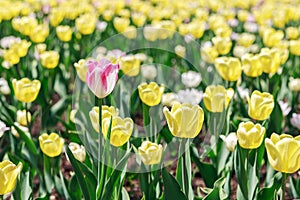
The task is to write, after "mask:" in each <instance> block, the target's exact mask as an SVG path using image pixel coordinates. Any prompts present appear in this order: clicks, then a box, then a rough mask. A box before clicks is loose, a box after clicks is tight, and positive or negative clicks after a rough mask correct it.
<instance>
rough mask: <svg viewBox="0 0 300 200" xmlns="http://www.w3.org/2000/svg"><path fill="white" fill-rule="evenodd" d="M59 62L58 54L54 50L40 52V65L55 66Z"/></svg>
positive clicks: (51, 67) (49, 67) (50, 67)
mask: <svg viewBox="0 0 300 200" xmlns="http://www.w3.org/2000/svg"><path fill="white" fill-rule="evenodd" d="M58 62H59V54H58V52H56V51H45V52H43V53H42V54H41V63H42V66H43V67H45V68H47V69H53V68H55V67H57V65H58Z"/></svg>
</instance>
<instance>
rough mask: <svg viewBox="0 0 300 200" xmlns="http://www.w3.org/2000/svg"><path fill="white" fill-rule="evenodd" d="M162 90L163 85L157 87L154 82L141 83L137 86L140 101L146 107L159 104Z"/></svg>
mask: <svg viewBox="0 0 300 200" xmlns="http://www.w3.org/2000/svg"><path fill="white" fill-rule="evenodd" d="M164 89H165V87H164V85H161V86H158V84H157V83H155V82H150V83H149V84H147V83H141V84H140V85H139V86H138V91H139V96H140V99H141V100H142V102H143V103H144V104H146V105H148V106H156V105H158V104H159V103H160V101H161V98H162V94H163V92H164Z"/></svg>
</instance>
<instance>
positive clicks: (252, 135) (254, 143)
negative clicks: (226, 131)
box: [237, 121, 266, 149]
mask: <svg viewBox="0 0 300 200" xmlns="http://www.w3.org/2000/svg"><path fill="white" fill-rule="evenodd" d="M265 133H266V129H265V127H263V126H262V125H260V124H254V123H253V122H250V121H249V122H241V123H240V124H239V128H238V130H237V138H238V142H239V144H240V146H241V147H243V148H244V149H256V148H258V147H259V146H260V145H261V143H262V142H263V139H264V136H265Z"/></svg>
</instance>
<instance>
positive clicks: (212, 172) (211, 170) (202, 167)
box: [191, 148, 218, 188]
mask: <svg viewBox="0 0 300 200" xmlns="http://www.w3.org/2000/svg"><path fill="white" fill-rule="evenodd" d="M195 151H197V150H196V149H195V148H192V150H191V157H192V161H193V162H194V163H195V164H196V166H197V167H198V169H199V173H200V174H201V177H202V178H203V180H204V182H205V185H206V187H209V188H212V187H213V186H214V183H215V181H216V180H217V179H218V173H217V169H216V168H215V167H214V166H213V165H212V164H211V163H207V162H202V161H200V159H199V157H198V156H197V152H195Z"/></svg>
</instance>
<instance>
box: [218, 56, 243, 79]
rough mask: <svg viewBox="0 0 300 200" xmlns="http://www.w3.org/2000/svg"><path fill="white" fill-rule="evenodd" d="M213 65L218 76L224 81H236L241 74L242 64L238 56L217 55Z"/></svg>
mask: <svg viewBox="0 0 300 200" xmlns="http://www.w3.org/2000/svg"><path fill="white" fill-rule="evenodd" d="M215 66H216V69H217V71H218V73H219V74H220V76H221V77H222V78H223V79H224V80H226V81H237V80H238V79H239V78H240V76H241V74H242V65H241V62H240V60H239V59H238V58H234V57H219V58H217V59H216V60H215Z"/></svg>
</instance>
